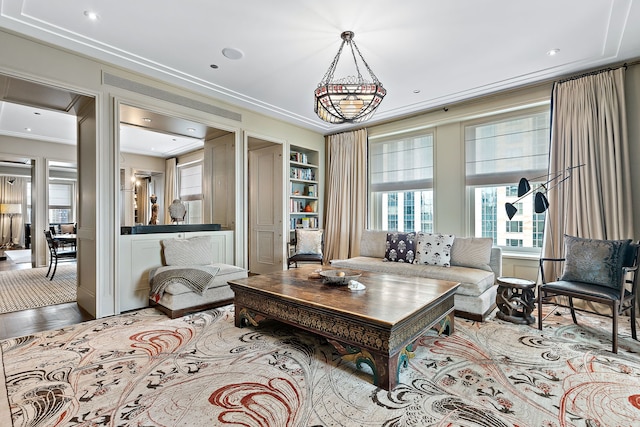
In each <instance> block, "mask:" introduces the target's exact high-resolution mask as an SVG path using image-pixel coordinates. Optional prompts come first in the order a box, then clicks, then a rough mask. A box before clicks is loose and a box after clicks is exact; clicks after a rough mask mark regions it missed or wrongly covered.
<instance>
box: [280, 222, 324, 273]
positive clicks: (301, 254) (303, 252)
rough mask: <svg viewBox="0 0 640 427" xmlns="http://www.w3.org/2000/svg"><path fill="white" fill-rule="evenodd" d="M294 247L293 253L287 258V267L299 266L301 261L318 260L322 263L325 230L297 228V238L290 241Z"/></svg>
mask: <svg viewBox="0 0 640 427" xmlns="http://www.w3.org/2000/svg"><path fill="white" fill-rule="evenodd" d="M290 246H292V247H293V255H291V256H289V259H288V260H287V269H289V268H291V266H292V265H293V266H295V267H296V268H297V267H298V263H299V262H312V263H313V262H317V263H320V265H322V261H323V255H322V252H323V249H324V234H323V230H307V229H304V228H301V229H297V230H296V236H295V240H294V241H293V242H291V243H290Z"/></svg>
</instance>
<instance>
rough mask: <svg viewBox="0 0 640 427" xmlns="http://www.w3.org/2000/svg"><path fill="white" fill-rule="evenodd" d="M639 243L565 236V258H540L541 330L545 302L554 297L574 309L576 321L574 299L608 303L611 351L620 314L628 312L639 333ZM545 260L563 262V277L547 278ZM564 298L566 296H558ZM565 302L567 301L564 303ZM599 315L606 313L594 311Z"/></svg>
mask: <svg viewBox="0 0 640 427" xmlns="http://www.w3.org/2000/svg"><path fill="white" fill-rule="evenodd" d="M639 248H640V245H639V244H638V243H632V242H631V240H595V239H581V238H579V237H573V236H567V235H565V258H541V259H540V272H541V277H542V284H541V285H540V286H539V287H538V329H540V330H542V320H543V319H542V304H543V303H546V302H548V301H549V300H550V298H552V297H554V298H553V299H554V302H553V303H554V304H556V305H558V306H561V307H567V308H569V309H570V310H571V318H572V319H573V323H575V324H577V323H578V321H577V319H576V313H575V310H582V311H589V312H593V311H591V310H586V309H578V308H577V307H575V305H574V301H573V300H574V299H580V300H585V301H592V302H598V303H601V304H605V305H607V306H608V307H609V308H610V310H611V315H610V317H611V318H612V323H613V326H612V329H613V330H612V341H613V343H612V351H613V352H614V353H617V352H618V317H619V316H620V315H622V314H623V313H624V312H626V311H629V314H630V321H631V336H632V337H633V339H635V340H637V339H638V338H637V335H636V307H635V304H636V294H637V285H638V279H637V272H638V254H639V250H638V249H639ZM546 262H553V263H556V262H562V263H564V267H563V272H562V276H561V277H560V278H558V279H557V280H552V281H547V279H548V278H547V277H546V275H545V272H544V264H545V263H546ZM559 297H564V298H559ZM564 301H566V302H564ZM593 313H595V314H598V315H607V314H606V313H605V314H603V313H599V312H593Z"/></svg>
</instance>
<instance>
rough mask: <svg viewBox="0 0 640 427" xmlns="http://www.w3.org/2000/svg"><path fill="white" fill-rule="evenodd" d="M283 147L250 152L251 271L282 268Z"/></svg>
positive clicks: (265, 271) (259, 271) (275, 146)
mask: <svg viewBox="0 0 640 427" xmlns="http://www.w3.org/2000/svg"><path fill="white" fill-rule="evenodd" d="M282 186H283V184H282V146H281V145H279V144H274V145H271V146H269V147H266V148H261V149H258V150H252V151H250V152H249V271H250V272H251V273H257V274H266V273H271V272H274V271H279V270H282V266H283V260H282V258H283V253H284V250H283V237H282V217H283V210H282V197H283V194H282V192H283V190H282V188H283V187H282Z"/></svg>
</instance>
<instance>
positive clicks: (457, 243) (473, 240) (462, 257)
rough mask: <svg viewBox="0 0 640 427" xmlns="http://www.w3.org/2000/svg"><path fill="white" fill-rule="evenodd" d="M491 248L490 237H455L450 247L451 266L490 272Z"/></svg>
mask: <svg viewBox="0 0 640 427" xmlns="http://www.w3.org/2000/svg"><path fill="white" fill-rule="evenodd" d="M492 246H493V239H492V238H490V237H456V238H455V239H454V240H453V246H452V247H451V265H457V266H460V267H471V268H480V269H482V270H486V271H492V269H491V248H492Z"/></svg>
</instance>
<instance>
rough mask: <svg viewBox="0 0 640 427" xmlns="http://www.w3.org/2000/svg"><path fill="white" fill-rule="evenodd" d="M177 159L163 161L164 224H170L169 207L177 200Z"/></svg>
mask: <svg viewBox="0 0 640 427" xmlns="http://www.w3.org/2000/svg"><path fill="white" fill-rule="evenodd" d="M176 169H177V159H176V158H175V157H172V158H171V159H167V160H166V161H165V167H164V187H165V188H164V223H165V224H171V215H169V206H171V203H172V202H173V200H174V199H177V198H178V175H177V171H176Z"/></svg>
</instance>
